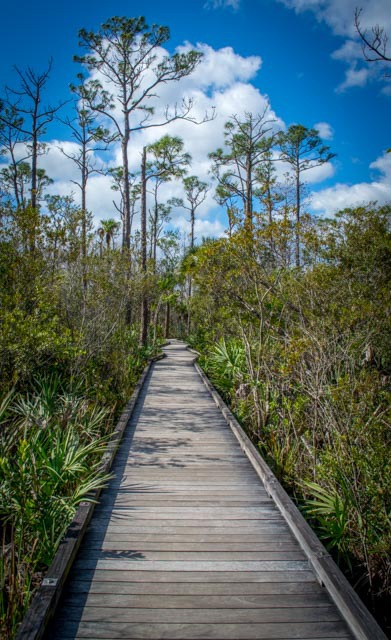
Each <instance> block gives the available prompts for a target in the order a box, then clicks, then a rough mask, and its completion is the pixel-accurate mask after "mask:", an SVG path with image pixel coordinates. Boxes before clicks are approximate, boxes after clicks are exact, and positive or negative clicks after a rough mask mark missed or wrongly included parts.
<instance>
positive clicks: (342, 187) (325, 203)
mask: <svg viewBox="0 0 391 640" xmlns="http://www.w3.org/2000/svg"><path fill="white" fill-rule="evenodd" d="M370 168H371V169H374V170H375V171H376V172H377V173H380V175H377V176H376V177H374V179H373V180H372V181H371V182H360V183H357V184H353V185H347V184H341V183H339V184H336V185H335V186H333V187H330V188H328V189H323V190H321V191H318V192H316V193H313V194H312V197H311V208H312V209H313V210H314V211H316V212H318V213H320V214H321V215H326V216H332V215H334V214H335V213H336V212H337V211H339V210H340V209H344V208H346V207H355V206H360V205H362V204H364V203H366V202H371V201H376V202H377V203H378V204H385V203H386V202H390V201H391V154H390V153H385V154H383V155H382V156H380V158H377V160H375V161H374V162H372V163H371V165H370Z"/></svg>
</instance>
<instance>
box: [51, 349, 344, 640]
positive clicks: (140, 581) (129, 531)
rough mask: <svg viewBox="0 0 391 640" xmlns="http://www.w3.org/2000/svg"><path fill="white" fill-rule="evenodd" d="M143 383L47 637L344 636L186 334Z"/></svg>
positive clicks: (338, 618) (234, 639)
mask: <svg viewBox="0 0 391 640" xmlns="http://www.w3.org/2000/svg"><path fill="white" fill-rule="evenodd" d="M165 352H166V355H167V357H166V358H165V359H164V360H161V361H159V362H157V363H155V364H154V365H153V367H152V369H151V371H150V374H149V377H148V379H147V381H146V384H145V385H144V388H143V390H142V393H141V395H140V397H139V400H138V403H137V405H136V409H135V412H134V414H133V417H132V419H131V421H130V423H129V425H128V427H127V431H126V433H125V436H124V440H123V442H122V445H121V447H120V449H119V452H118V454H117V457H116V460H115V464H114V469H113V471H114V473H115V478H114V479H113V481H112V482H111V484H110V486H109V488H108V489H107V490H105V491H104V492H103V494H102V500H101V503H100V505H99V506H98V507H97V508H96V509H95V512H94V517H93V520H92V522H91V524H90V526H89V529H88V533H87V534H86V537H85V540H84V542H83V545H82V548H81V550H80V552H79V554H78V557H77V560H76V562H75V564H74V566H73V568H72V571H71V578H70V581H69V584H68V587H67V589H66V592H65V594H64V597H63V599H62V602H61V605H60V608H59V610H58V612H57V615H56V618H55V621H54V624H53V625H52V629H51V631H50V633H49V635H48V637H50V638H51V639H53V640H54V639H55V640H65V639H70V638H90V639H94V640H97V639H99V638H107V639H109V638H110V639H114V638H123V639H128V640H130V639H142V638H143V639H150V640H153V639H156V638H167V639H174V638H176V639H179V638H182V639H187V640H190V639H192V640H195V639H201V638H202V639H209V638H211V639H212V638H213V639H216V640H217V639H221V640H223V639H231V640H241V639H248V640H250V639H252V638H254V639H259V640H261V639H273V638H284V639H290V638H292V639H293V638H296V639H297V638H302V639H304V638H307V639H309V638H311V639H316V638H323V640H327V639H331V638H352V636H351V634H350V632H349V630H348V628H347V626H346V624H345V623H344V622H343V621H342V619H341V616H340V614H339V612H338V610H337V608H336V607H335V606H334V604H332V602H331V600H330V599H329V598H328V596H327V594H326V592H325V590H324V589H322V587H321V586H319V584H318V582H317V581H316V579H315V576H314V574H313V573H312V571H311V569H310V567H309V564H308V561H307V560H306V557H305V555H304V553H303V552H302V551H301V549H300V547H299V545H298V543H297V542H296V540H295V538H294V537H293V535H292V534H291V532H290V530H289V528H288V526H287V525H286V523H285V520H284V519H283V518H282V516H281V514H280V512H279V511H278V509H277V508H276V506H275V505H274V503H273V502H272V501H271V500H270V499H269V497H268V495H267V493H266V491H265V489H264V487H263V485H262V483H261V481H260V479H259V477H258V476H257V474H256V473H255V471H254V469H253V467H252V466H251V464H250V462H249V461H248V459H247V457H246V456H245V454H244V453H243V452H242V451H241V449H240V447H239V444H238V442H237V440H236V439H235V437H234V435H233V434H232V432H231V431H230V429H229V427H228V426H227V424H226V422H225V420H224V418H223V416H222V414H221V412H220V410H219V409H218V408H217V407H216V405H215V403H214V401H213V399H212V398H211V396H210V394H209V392H208V390H207V389H206V388H205V386H204V385H203V383H202V380H201V379H200V377H199V375H198V374H197V372H196V370H195V369H194V367H193V366H192V363H193V360H194V356H193V355H192V354H191V353H190V352H189V351H187V350H186V348H185V345H184V344H183V343H181V342H177V341H172V343H171V344H170V345H169V346H168V347H166V348H165Z"/></svg>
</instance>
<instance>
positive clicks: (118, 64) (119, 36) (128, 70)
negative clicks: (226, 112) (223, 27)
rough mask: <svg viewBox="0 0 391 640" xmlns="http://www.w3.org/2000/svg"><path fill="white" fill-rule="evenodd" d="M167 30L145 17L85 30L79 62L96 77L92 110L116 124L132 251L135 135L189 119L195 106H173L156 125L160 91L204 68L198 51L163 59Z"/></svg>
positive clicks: (90, 92) (89, 96) (89, 92)
mask: <svg viewBox="0 0 391 640" xmlns="http://www.w3.org/2000/svg"><path fill="white" fill-rule="evenodd" d="M169 36H170V32H169V29H168V27H163V26H158V25H152V27H151V28H149V27H148V25H147V24H146V21H145V19H144V18H143V17H139V18H126V17H113V18H110V19H109V20H107V22H105V23H104V24H102V26H101V28H100V29H99V30H98V31H97V32H93V31H87V30H86V29H81V30H80V31H79V45H80V47H82V48H83V49H85V50H86V53H85V54H84V55H81V56H78V55H76V56H74V59H75V61H77V62H80V63H82V64H84V65H85V66H86V67H87V68H88V70H89V71H91V72H92V73H93V74H94V75H93V77H92V78H90V79H89V80H88V81H87V82H86V83H85V84H84V86H83V97H84V99H85V100H86V103H87V104H88V106H89V108H90V109H91V110H92V111H94V112H96V113H98V114H100V115H102V116H104V117H105V118H107V119H108V120H109V121H110V122H111V126H112V129H113V132H114V133H115V134H116V136H117V139H118V140H119V141H120V143H121V153H122V172H123V173H122V180H123V188H122V197H123V211H124V225H125V234H124V235H125V239H126V246H127V248H129V247H130V233H129V229H130V219H131V195H130V177H129V157H128V156H129V150H128V145H129V141H130V137H131V134H132V133H133V132H135V131H140V130H142V129H146V128H149V127H158V126H162V125H164V124H167V123H169V122H172V121H174V120H177V119H179V118H190V111H191V108H192V101H191V100H184V101H183V102H182V104H181V105H180V106H178V105H174V107H173V108H172V109H171V110H170V108H169V107H167V108H166V110H165V112H164V113H163V115H162V116H161V118H160V119H158V120H157V121H153V119H152V116H153V115H154V113H155V106H156V105H155V103H154V100H155V99H156V96H157V94H156V91H157V89H158V87H159V86H160V85H163V84H166V83H167V82H177V81H178V80H180V79H181V78H184V77H186V76H187V75H189V74H190V73H191V72H192V71H193V70H194V69H195V67H196V66H197V65H198V64H199V62H200V60H201V57H202V54H201V53H199V52H196V51H189V52H187V53H181V54H174V55H167V56H164V57H162V55H161V51H160V48H161V47H162V46H163V45H164V44H165V43H166V42H167V40H168V39H169Z"/></svg>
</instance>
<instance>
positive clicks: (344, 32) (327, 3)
mask: <svg viewBox="0 0 391 640" xmlns="http://www.w3.org/2000/svg"><path fill="white" fill-rule="evenodd" d="M276 1H277V2H279V3H281V4H283V5H285V6H286V7H287V8H289V9H292V10H294V11H295V12H296V13H301V12H303V11H311V12H312V13H313V14H314V15H315V18H316V19H317V21H318V22H324V23H325V24H327V25H328V26H329V27H330V29H331V30H332V32H333V33H334V34H335V35H337V36H342V37H344V38H346V40H345V42H344V43H343V44H342V46H341V47H340V48H339V49H337V50H336V51H335V52H334V53H333V54H332V57H333V58H334V59H336V60H340V61H341V62H343V63H345V64H346V65H347V69H346V72H345V80H344V81H343V82H341V83H340V85H339V86H338V87H337V91H339V92H342V91H346V90H347V89H349V88H351V87H362V86H365V85H366V84H367V83H368V82H369V81H370V80H371V79H373V80H374V79H378V80H381V81H383V83H385V86H384V91H385V92H388V91H389V90H390V83H389V78H387V77H385V76H384V69H383V68H382V65H381V64H373V63H368V62H366V61H365V59H364V56H363V52H362V47H361V40H360V38H359V36H358V34H357V31H356V28H355V24H354V15H355V11H356V9H357V7H358V6H360V3H357V0H276ZM361 4H363V3H361ZM364 5H365V8H364V10H363V11H362V12H361V14H360V26H361V30H362V31H364V32H365V31H366V32H367V33H368V34H370V32H371V29H372V27H373V26H375V25H380V26H381V27H383V28H384V30H385V33H391V11H390V0H367V2H366V3H364Z"/></svg>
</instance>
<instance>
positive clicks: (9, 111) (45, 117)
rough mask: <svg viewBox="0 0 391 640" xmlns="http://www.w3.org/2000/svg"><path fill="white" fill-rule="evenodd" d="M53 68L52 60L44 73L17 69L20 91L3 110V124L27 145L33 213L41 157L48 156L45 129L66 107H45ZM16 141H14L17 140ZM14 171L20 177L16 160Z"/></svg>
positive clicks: (15, 91)
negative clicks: (44, 137) (47, 88)
mask: <svg viewBox="0 0 391 640" xmlns="http://www.w3.org/2000/svg"><path fill="white" fill-rule="evenodd" d="M51 68H52V61H51V60H50V61H49V64H48V66H47V68H46V69H45V70H44V71H43V72H42V73H37V72H36V71H34V69H32V68H31V67H28V68H27V69H26V70H22V69H19V68H18V67H15V70H16V73H17V75H18V77H19V81H20V87H19V88H18V89H8V91H7V97H6V99H5V101H4V102H3V103H2V105H1V106H2V109H1V110H0V123H2V124H3V125H4V127H5V128H6V130H7V131H8V132H9V135H10V134H11V136H16V138H17V140H18V141H19V142H24V143H25V144H26V150H27V151H28V152H27V158H30V159H31V165H30V166H31V174H30V179H31V183H30V184H31V189H30V194H31V200H30V204H31V207H32V209H36V208H37V203H38V180H39V176H38V156H39V155H40V154H42V153H45V144H44V143H42V141H41V138H42V136H43V134H44V133H45V132H46V126H47V125H48V124H49V123H50V122H52V121H53V119H54V117H55V115H56V113H57V112H58V110H59V109H60V108H61V107H62V106H63V103H61V104H58V105H57V106H55V107H53V106H50V105H47V106H43V96H44V90H45V87H46V84H47V82H48V79H49V75H50V71H51ZM13 139H14V140H15V137H14V138H13ZM12 146H13V143H12V138H10V142H9V145H8V148H9V149H10V148H12ZM13 169H14V171H16V173H15V175H17V165H16V164H15V158H14V159H13ZM15 193H17V191H16V192H15Z"/></svg>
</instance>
